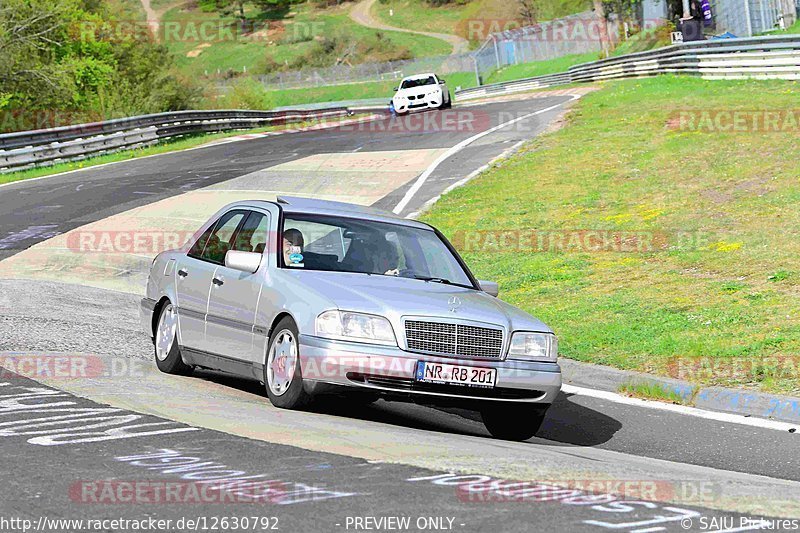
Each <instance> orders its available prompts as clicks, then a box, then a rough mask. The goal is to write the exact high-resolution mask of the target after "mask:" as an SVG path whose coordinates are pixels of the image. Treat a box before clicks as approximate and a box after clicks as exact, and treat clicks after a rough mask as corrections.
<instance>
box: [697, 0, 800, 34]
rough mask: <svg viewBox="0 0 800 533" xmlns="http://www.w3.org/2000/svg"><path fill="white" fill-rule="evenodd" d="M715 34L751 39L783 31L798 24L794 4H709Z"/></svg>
mask: <svg viewBox="0 0 800 533" xmlns="http://www.w3.org/2000/svg"><path fill="white" fill-rule="evenodd" d="M710 2H711V13H712V14H713V16H714V33H724V32H730V33H732V34H734V35H736V36H737V37H752V36H754V35H759V34H761V33H765V32H770V31H773V30H779V29H784V28H787V27H789V26H791V25H792V24H794V22H795V21H796V20H797V11H798V6H800V2H798V3H797V4H795V1H794V0H788V1H787V0H710Z"/></svg>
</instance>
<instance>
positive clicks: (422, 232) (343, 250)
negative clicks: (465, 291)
mask: <svg viewBox="0 0 800 533" xmlns="http://www.w3.org/2000/svg"><path fill="white" fill-rule="evenodd" d="M282 258H283V259H282V263H283V266H285V267H286V268H291V269H298V270H299V269H303V270H323V271H329V272H357V273H362V274H377V275H381V276H399V277H404V278H413V279H420V280H424V281H428V282H436V283H445V284H452V285H459V286H464V287H469V288H474V286H473V284H472V281H471V280H470V278H469V276H468V275H467V273H466V272H465V271H464V269H463V268H462V267H461V264H460V263H459V261H458V259H457V258H456V257H455V255H453V253H452V252H451V251H450V248H449V247H448V246H447V245H446V244H445V242H444V241H442V239H441V238H439V236H438V235H437V234H436V233H435V232H434V231H432V230H429V229H423V228H414V227H409V226H404V225H399V224H389V223H384V222H375V221H371V220H363V219H355V218H347V217H335V216H327V215H306V214H303V215H298V214H291V215H286V217H285V218H284V222H283V254H282Z"/></svg>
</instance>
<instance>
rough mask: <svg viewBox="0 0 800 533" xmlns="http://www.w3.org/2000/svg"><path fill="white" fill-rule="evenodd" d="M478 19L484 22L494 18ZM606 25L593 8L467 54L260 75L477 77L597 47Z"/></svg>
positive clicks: (295, 81)
mask: <svg viewBox="0 0 800 533" xmlns="http://www.w3.org/2000/svg"><path fill="white" fill-rule="evenodd" d="M479 22H483V23H485V24H487V25H488V24H491V23H492V22H494V21H493V20H489V21H479ZM604 26H605V24H603V23H602V22H601V21H600V20H599V19H597V17H596V16H595V15H594V13H592V12H585V13H579V14H577V15H571V16H569V17H565V18H563V19H556V20H553V21H548V22H543V23H541V24H536V25H533V26H526V27H523V28H518V29H514V30H509V31H504V32H500V33H492V34H491V35H489V37H488V38H487V39H486V41H485V42H484V44H483V45H482V46H481V47H480V48H479V49H478V50H477V51H475V52H471V53H468V54H459V55H450V56H441V57H431V58H420V59H410V60H406V61H387V62H382V63H363V64H359V65H336V66H332V67H327V68H317V69H303V70H297V71H291V72H276V73H274V74H269V75H265V76H259V77H258V79H259V80H260V81H261V83H263V84H264V85H265V86H266V87H268V88H270V89H295V88H308V87H321V86H330V85H344V84H351V83H369V82H378V81H387V80H400V79H401V78H404V77H406V76H410V75H412V74H419V73H423V72H436V73H437V74H441V75H443V76H446V75H449V74H453V73H465V72H468V73H470V74H473V75H474V76H475V81H476V82H477V80H478V79H479V78H480V79H481V80H482V79H483V78H485V77H486V76H487V75H488V74H489V73H490V72H493V71H494V70H497V69H499V68H502V67H505V66H509V65H515V64H519V63H528V62H532V61H546V60H548V59H555V58H558V57H563V56H565V55H571V54H584V53H588V52H599V51H600V50H601V49H602V43H601V40H600V39H601V36H602V35H603V32H608V34H610V35H612V36H614V35H618V31H617V24H616V23H615V22H614V21H611V22H609V23H608V28H604ZM222 85H224V84H222Z"/></svg>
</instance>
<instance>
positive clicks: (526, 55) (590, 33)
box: [475, 11, 619, 77]
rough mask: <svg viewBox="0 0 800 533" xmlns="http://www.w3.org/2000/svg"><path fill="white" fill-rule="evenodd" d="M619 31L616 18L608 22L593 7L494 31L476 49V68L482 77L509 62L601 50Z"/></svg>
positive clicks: (523, 61) (507, 64) (539, 59)
mask: <svg viewBox="0 0 800 533" xmlns="http://www.w3.org/2000/svg"><path fill="white" fill-rule="evenodd" d="M618 35H619V33H618V25H617V22H616V21H615V20H611V21H608V22H604V21H602V20H601V19H599V18H598V17H597V16H596V15H595V14H594V13H593V12H591V11H587V12H584V13H578V14H576V15H571V16H569V17H564V18H562V19H556V20H552V21H548V22H542V23H540V24H536V25H533V26H526V27H523V28H518V29H514V30H509V31H504V32H501V33H494V34H492V35H491V36H490V37H489V38H488V39H487V40H486V42H485V43H484V44H483V46H481V47H480V48H479V49H478V51H477V52H475V63H476V67H475V68H476V72H477V73H478V74H480V75H481V77H485V75H486V74H487V73H490V72H493V71H495V70H497V69H500V68H503V67H506V66H509V65H516V64H519V63H529V62H532V61H546V60H548V59H555V58H558V57H563V56H567V55H574V54H587V53H590V52H597V53H599V52H600V51H601V50H602V49H603V42H602V39H604V38H606V39H612V38H613V39H615V40H616V38H617V37H616V36H618Z"/></svg>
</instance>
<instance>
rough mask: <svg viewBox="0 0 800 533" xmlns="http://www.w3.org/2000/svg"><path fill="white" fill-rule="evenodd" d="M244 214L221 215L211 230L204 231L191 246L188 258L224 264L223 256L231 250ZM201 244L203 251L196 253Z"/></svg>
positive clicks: (228, 213) (232, 212) (241, 212)
mask: <svg viewBox="0 0 800 533" xmlns="http://www.w3.org/2000/svg"><path fill="white" fill-rule="evenodd" d="M246 214H247V213H246V212H245V211H229V212H227V213H225V214H224V215H222V216H221V217H220V218H219V220H217V222H216V223H215V224H214V225H213V226H212V228H213V229H212V230H210V231H209V230H206V231H205V232H204V233H203V235H202V236H201V237H200V239H198V241H197V242H196V243H195V245H194V246H192V249H191V250H189V256H190V257H194V258H196V259H202V260H203V261H210V262H212V263H217V264H222V263H224V262H225V254H226V253H228V250H230V249H231V244H232V242H231V241H232V240H233V236H234V234H235V232H236V228H237V227H239V224H240V223H241V222H242V220H243V219H244V216H245V215H246ZM201 244H202V246H203V250H202V252H200V253H197V252H198V251H199V250H198V249H199V247H200V245H201Z"/></svg>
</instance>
